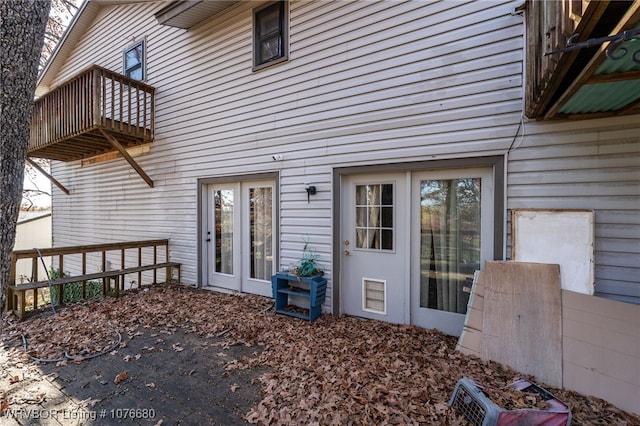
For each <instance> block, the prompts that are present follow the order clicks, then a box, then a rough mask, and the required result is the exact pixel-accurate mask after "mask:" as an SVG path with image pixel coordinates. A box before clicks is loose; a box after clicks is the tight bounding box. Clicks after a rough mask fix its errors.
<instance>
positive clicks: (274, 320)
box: [3, 286, 640, 425]
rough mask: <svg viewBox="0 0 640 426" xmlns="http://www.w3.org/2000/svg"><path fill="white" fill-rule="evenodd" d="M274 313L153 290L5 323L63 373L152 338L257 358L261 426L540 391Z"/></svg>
mask: <svg viewBox="0 0 640 426" xmlns="http://www.w3.org/2000/svg"><path fill="white" fill-rule="evenodd" d="M272 306H273V300H271V299H268V298H264V297H259V296H253V295H232V294H221V293H215V292H209V291H204V290H197V289H193V288H190V287H185V286H153V287H150V288H146V289H144V290H131V291H128V292H126V293H125V294H124V295H123V296H121V297H120V298H119V299H114V298H105V299H94V300H90V301H84V302H81V303H78V304H75V305H72V306H68V307H67V308H65V309H59V310H58V313H57V314H56V315H55V316H51V315H48V316H47V315H43V316H40V317H34V318H32V319H29V320H27V321H18V320H17V319H16V318H15V317H13V316H12V315H6V314H5V315H4V316H3V322H4V327H3V333H4V336H3V338H4V339H5V340H6V339H17V338H21V337H20V336H21V335H24V336H25V338H26V342H27V343H28V353H29V355H30V356H31V357H32V359H47V360H57V362H63V363H66V362H71V361H72V360H73V361H74V362H81V361H82V360H83V359H85V358H90V357H94V356H96V355H97V354H101V353H107V352H108V351H110V350H112V349H113V348H114V347H118V346H120V345H126V339H127V336H134V335H135V334H136V333H139V332H140V331H139V330H140V329H141V328H142V329H144V328H151V327H155V328H161V329H162V328H164V329H167V330H176V329H181V330H184V331H185V332H188V333H195V334H198V335H201V336H206V337H221V336H223V337H224V338H225V339H226V342H225V344H226V345H229V346H231V345H247V346H254V345H257V346H260V347H261V348H262V349H263V350H262V351H260V352H259V355H257V356H256V357H254V358H248V357H247V358H244V359H242V360H241V361H237V360H235V361H233V362H230V363H229V365H227V367H226V368H227V369H228V370H232V369H250V368H257V367H270V368H269V369H268V371H269V372H267V373H264V374H263V375H261V376H260V378H259V380H260V382H261V385H262V391H263V395H262V396H263V398H262V400H261V401H260V402H259V403H258V404H257V405H256V406H254V407H253V408H252V409H251V410H250V412H248V413H247V414H246V416H245V419H246V420H247V421H248V422H250V423H254V424H322V425H325V424H336V425H343V424H344V425H361V424H365V425H371V424H443V425H465V424H467V422H466V420H465V419H464V418H463V417H462V416H461V415H459V413H457V412H456V411H455V410H454V409H452V408H450V407H448V404H447V403H448V401H449V398H450V397H451V395H452V393H453V390H454V388H455V385H456V382H457V381H458V380H459V379H460V378H462V377H470V378H472V379H473V380H475V381H476V382H478V383H482V384H483V385H485V386H486V387H487V388H488V390H489V391H491V393H490V395H492V400H493V401H494V402H498V403H499V405H500V406H509V407H510V408H519V407H520V406H519V405H518V401H517V399H518V398H517V396H514V395H510V394H509V393H506V392H502V391H501V390H503V389H504V388H505V387H506V386H507V385H508V384H510V383H512V382H513V381H514V380H516V379H518V378H525V379H528V380H529V381H531V382H533V383H535V381H534V380H533V379H532V378H530V377H526V376H523V375H520V374H518V373H515V372H513V371H511V370H509V369H508V368H505V367H503V366H501V365H499V364H497V363H493V362H484V361H482V360H480V359H478V358H476V357H472V356H466V355H462V354H461V353H459V352H457V351H456V350H455V346H456V342H457V339H456V338H453V337H450V336H445V335H443V334H441V333H439V332H437V331H434V330H426V329H422V328H419V327H415V326H407V325H394V324H387V323H383V322H379V321H372V320H364V319H358V318H353V317H342V318H336V317H333V316H331V315H322V316H321V317H320V318H319V319H318V320H316V321H314V322H311V323H309V322H307V321H303V320H299V319H295V318H291V317H288V316H283V315H277V314H275V313H274V311H273V309H272ZM174 350H178V349H176V348H174ZM536 384H538V385H539V386H542V387H544V388H546V389H547V390H549V391H550V392H551V393H553V394H554V395H555V396H556V398H557V399H559V400H560V401H562V402H564V403H566V404H567V405H569V407H570V408H571V413H572V417H573V419H572V420H573V422H572V424H578V425H580V424H582V425H592V424H593V425H600V424H602V425H640V417H638V416H635V415H632V414H629V413H626V412H623V411H621V410H619V409H617V408H616V407H615V406H613V405H611V404H608V403H607V402H605V401H603V400H600V399H597V398H593V397H587V396H583V395H580V394H577V393H575V392H570V391H564V390H559V389H554V388H551V387H548V386H545V385H544V384H543V383H536ZM494 398H495V399H494ZM496 400H497V401H496ZM7 402H10V401H4V403H5V404H6V403H7ZM530 402H531V403H532V404H535V403H537V402H536V401H530Z"/></svg>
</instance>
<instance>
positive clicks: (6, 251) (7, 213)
mask: <svg viewBox="0 0 640 426" xmlns="http://www.w3.org/2000/svg"><path fill="white" fill-rule="evenodd" d="M50 7H51V0H22V1H13V0H11V1H0V307H1V308H2V311H4V307H5V301H6V295H7V284H8V281H9V268H10V267H11V251H12V250H13V245H14V243H15V236H16V222H17V220H18V212H19V209H20V200H21V199H22V183H23V182H22V180H23V174H24V163H25V159H26V156H27V144H28V142H29V127H30V125H31V114H32V111H33V98H34V93H35V85H36V79H37V76H38V60H39V58H40V51H41V49H42V45H43V40H44V29H45V24H46V22H47V17H48V16H49V9H50ZM0 332H2V322H1V321H0Z"/></svg>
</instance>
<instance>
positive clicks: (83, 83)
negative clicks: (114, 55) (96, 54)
mask: <svg viewBox="0 0 640 426" xmlns="http://www.w3.org/2000/svg"><path fill="white" fill-rule="evenodd" d="M154 92H155V89H154V88H153V87H151V86H149V85H147V84H144V83H142V82H140V81H137V80H132V79H130V78H128V77H125V76H123V75H120V74H118V73H115V72H113V71H109V70H107V69H104V68H101V67H99V66H95V65H94V66H92V67H90V68H88V69H87V70H86V71H84V72H82V73H80V74H79V75H77V76H75V77H74V78H72V79H71V80H69V81H68V82H66V83H64V84H63V85H61V86H59V87H58V88H56V89H54V90H53V91H51V92H49V93H47V94H46V95H44V96H42V97H41V98H39V99H37V100H36V102H35V106H34V110H33V120H32V122H31V134H30V139H29V148H28V155H29V157H36V158H47V159H50V160H59V161H75V160H81V159H84V158H89V157H93V156H96V155H100V154H106V153H109V152H114V151H118V152H120V153H121V154H122V155H123V156H125V158H126V156H127V155H128V154H126V149H127V148H130V147H133V146H137V145H141V144H145V143H148V142H151V141H152V140H153V128H154V111H153V108H154ZM123 151H124V153H123Z"/></svg>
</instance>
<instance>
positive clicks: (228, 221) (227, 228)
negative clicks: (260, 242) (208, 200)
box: [213, 189, 233, 275]
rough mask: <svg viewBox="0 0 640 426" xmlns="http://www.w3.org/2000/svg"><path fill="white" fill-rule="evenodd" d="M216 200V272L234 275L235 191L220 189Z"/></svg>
mask: <svg viewBox="0 0 640 426" xmlns="http://www.w3.org/2000/svg"><path fill="white" fill-rule="evenodd" d="M213 199H214V226H215V229H214V240H215V245H216V248H215V257H216V261H215V265H216V266H215V272H220V273H223V274H229V275H231V274H233V190H232V189H218V190H215V191H214V192H213Z"/></svg>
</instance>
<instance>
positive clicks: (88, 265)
mask: <svg viewBox="0 0 640 426" xmlns="http://www.w3.org/2000/svg"><path fill="white" fill-rule="evenodd" d="M41 256H42V258H52V260H55V261H54V262H52V266H51V270H52V271H55V272H56V273H55V274H54V275H55V276H52V277H50V278H51V279H50V280H49V279H48V277H47V276H46V275H44V276H42V275H43V274H42V272H40V271H42V269H41V268H40V265H41V262H42V260H41ZM65 260H66V261H65ZM19 261H27V262H30V263H31V270H32V272H31V277H30V280H29V281H28V282H21V283H18V282H17V277H16V269H17V268H16V265H17V263H18V262H19ZM158 269H161V270H164V275H163V276H162V278H164V281H172V280H174V278H175V279H177V280H178V281H180V264H179V263H177V262H170V261H169V240H166V239H160V240H147V241H132V242H120V243H107V244H93V245H85V246H68V247H54V248H43V249H40V250H37V249H30V250H16V251H13V252H12V254H11V269H10V273H9V286H8V297H7V306H6V308H7V309H8V310H15V311H17V312H19V315H21V316H22V315H24V311H25V293H26V292H31V291H32V292H33V293H32V294H33V302H32V303H30V305H32V307H33V309H37V308H38V305H39V303H38V291H37V290H38V289H40V288H46V287H48V286H49V285H50V284H52V285H53V286H54V287H56V288H58V291H57V296H58V298H59V300H57V301H55V302H57V303H59V304H61V303H63V300H64V299H63V293H64V286H65V285H66V284H74V283H81V285H82V293H81V298H85V297H86V284H87V282H88V281H92V280H100V281H102V287H103V292H102V294H103V295H106V294H107V293H108V292H109V290H111V291H112V292H113V293H114V294H115V295H117V294H118V293H119V291H120V290H123V289H125V287H126V286H125V276H127V275H135V276H137V281H136V283H137V287H140V286H141V285H142V279H143V275H142V274H143V272H145V271H149V273H152V274H153V275H152V279H151V278H150V277H147V279H148V280H149V283H157V282H158V275H157V274H158ZM174 271H176V272H177V275H178V276H177V277H173V276H172V274H173V272H174ZM109 280H112V281H114V282H115V288H114V289H109V288H108V285H109ZM133 286H134V285H133V284H131V285H130V286H129V287H133ZM50 296H51V295H50Z"/></svg>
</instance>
